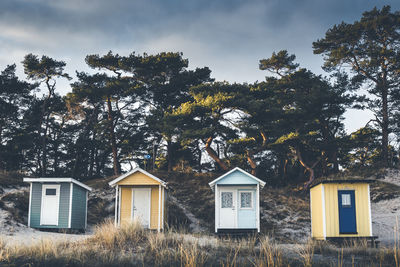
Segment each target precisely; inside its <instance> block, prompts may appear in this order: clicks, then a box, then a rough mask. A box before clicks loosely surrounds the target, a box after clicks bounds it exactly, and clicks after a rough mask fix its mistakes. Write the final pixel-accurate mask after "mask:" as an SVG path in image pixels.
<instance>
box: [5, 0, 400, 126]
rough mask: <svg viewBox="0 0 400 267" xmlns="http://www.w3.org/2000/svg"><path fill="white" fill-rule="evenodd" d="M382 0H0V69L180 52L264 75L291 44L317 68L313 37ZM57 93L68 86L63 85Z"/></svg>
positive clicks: (218, 72) (359, 119)
mask: <svg viewBox="0 0 400 267" xmlns="http://www.w3.org/2000/svg"><path fill="white" fill-rule="evenodd" d="M388 4H389V5H391V6H392V10H399V9H400V1H399V0H396V1H394V0H393V1H383V0H380V1H378V0H332V1H325V0H264V1H251V0H243V1H240V0H181V1H179V0H158V1H153V0H64V1H58V0H0V49H1V50H0V69H4V68H5V66H6V65H7V64H13V63H17V65H18V74H19V75H20V76H21V77H23V71H22V67H21V64H20V62H21V61H22V59H23V57H24V55H25V54H27V53H34V54H37V55H43V54H46V55H48V56H51V57H53V58H55V59H58V60H64V61H65V62H66V63H67V68H66V70H67V72H68V73H70V74H71V75H74V73H75V70H80V71H82V70H85V71H87V70H88V68H87V66H86V65H85V62H84V58H85V56H86V55H87V54H104V53H106V52H107V51H109V50H112V51H113V52H116V53H119V54H121V55H128V54H129V53H131V52H133V51H135V52H137V53H143V52H147V53H150V54H151V53H157V52H162V51H174V52H176V51H180V52H183V53H184V57H185V58H188V59H189V67H190V68H195V67H203V66H208V67H209V68H210V69H211V70H212V76H213V77H214V78H216V79H217V80H227V81H230V82H254V81H256V80H263V79H264V77H265V73H264V72H262V71H260V70H258V61H259V60H260V59H262V58H267V57H269V56H270V55H271V54H272V52H273V51H279V50H282V49H287V50H288V51H289V53H294V54H296V56H297V62H298V63H300V64H301V66H302V67H306V68H309V69H311V70H312V71H314V72H315V73H318V74H324V73H323V71H322V70H321V67H320V66H321V65H322V57H321V56H320V55H314V54H313V52H312V42H313V41H315V40H317V39H318V38H322V37H324V34H325V32H326V30H327V29H329V28H330V27H332V26H333V25H334V24H337V23H340V22H342V21H345V22H349V23H351V22H354V21H355V20H358V19H359V18H360V17H361V14H362V12H364V11H366V10H370V9H372V8H373V7H374V6H377V7H378V8H381V7H382V6H383V5H388ZM58 90H59V93H61V94H65V93H66V92H68V91H69V86H68V83H67V82H63V83H60V86H59V89H58ZM369 117H370V114H369V113H368V112H366V111H350V112H348V113H347V114H346V128H347V129H348V130H349V131H353V130H355V129H357V128H359V127H362V126H363V125H364V124H365V122H366V121H368V119H369Z"/></svg>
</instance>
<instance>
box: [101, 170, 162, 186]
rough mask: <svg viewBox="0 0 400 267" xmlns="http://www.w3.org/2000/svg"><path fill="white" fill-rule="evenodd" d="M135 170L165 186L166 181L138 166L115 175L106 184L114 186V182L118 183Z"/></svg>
mask: <svg viewBox="0 0 400 267" xmlns="http://www.w3.org/2000/svg"><path fill="white" fill-rule="evenodd" d="M135 172H141V173H143V174H144V175H147V176H149V177H150V178H152V179H154V180H156V181H157V182H159V183H160V184H161V185H162V186H164V187H165V188H166V187H167V183H166V182H164V181H163V180H161V179H160V178H158V177H156V176H154V175H153V174H151V173H149V172H147V171H145V170H143V169H141V168H139V167H136V168H134V169H133V170H132V171H130V172H127V173H125V174H123V175H121V176H119V177H117V178H116V179H114V180H112V181H111V182H109V183H108V184H109V185H110V186H114V185H115V184H116V183H118V182H119V181H121V180H123V179H125V178H126V177H128V176H129V175H132V174H134V173H135Z"/></svg>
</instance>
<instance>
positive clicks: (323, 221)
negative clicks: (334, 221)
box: [321, 185, 326, 239]
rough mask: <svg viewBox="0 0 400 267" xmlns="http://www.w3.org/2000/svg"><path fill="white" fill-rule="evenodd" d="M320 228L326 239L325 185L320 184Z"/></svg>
mask: <svg viewBox="0 0 400 267" xmlns="http://www.w3.org/2000/svg"><path fill="white" fill-rule="evenodd" d="M321 191H322V228H323V235H324V239H326V211H325V186H324V185H322V189H321Z"/></svg>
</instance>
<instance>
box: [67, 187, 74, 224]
mask: <svg viewBox="0 0 400 267" xmlns="http://www.w3.org/2000/svg"><path fill="white" fill-rule="evenodd" d="M73 192H74V184H73V183H70V187H69V210H68V228H71V220H72V196H73Z"/></svg>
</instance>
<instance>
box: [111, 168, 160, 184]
mask: <svg viewBox="0 0 400 267" xmlns="http://www.w3.org/2000/svg"><path fill="white" fill-rule="evenodd" d="M117 184H118V185H159V184H160V183H159V182H158V181H156V180H154V179H153V178H151V177H148V176H147V175H145V174H143V173H141V172H139V171H137V172H135V173H133V174H131V175H129V176H128V177H126V178H125V179H122V180H121V181H119V182H118V183H117Z"/></svg>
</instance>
